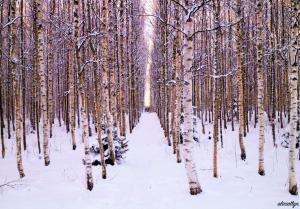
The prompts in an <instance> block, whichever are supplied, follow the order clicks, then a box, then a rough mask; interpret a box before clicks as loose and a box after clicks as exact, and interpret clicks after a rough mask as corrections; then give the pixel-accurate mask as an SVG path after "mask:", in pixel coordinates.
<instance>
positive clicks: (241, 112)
mask: <svg viewBox="0 0 300 209" xmlns="http://www.w3.org/2000/svg"><path fill="white" fill-rule="evenodd" d="M236 4H237V15H238V17H239V18H241V16H242V9H241V0H236ZM240 22H241V21H239V22H238V24H237V27H236V39H237V43H236V45H237V69H238V72H237V74H238V76H237V77H238V94H239V95H238V106H239V143H240V149H241V159H242V160H245V159H246V150H245V145H244V139H243V137H244V125H245V124H244V114H245V111H244V85H243V75H244V67H243V66H242V56H243V53H242V31H241V23H240Z"/></svg>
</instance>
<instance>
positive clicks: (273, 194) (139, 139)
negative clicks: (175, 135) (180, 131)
mask: <svg viewBox="0 0 300 209" xmlns="http://www.w3.org/2000/svg"><path fill="white" fill-rule="evenodd" d="M206 129H207V130H206V132H207V134H206V135H205V136H204V135H201V138H200V143H199V144H196V148H195V152H194V153H195V160H196V163H197V170H198V176H199V181H200V184H201V186H202V189H203V192H202V193H201V194H200V195H197V196H191V195H190V194H189V190H188V184H187V178H186V175H185V169H184V164H183V163H181V164H177V163H176V160H175V156H174V155H173V154H172V148H171V147H168V146H167V144H166V141H165V140H164V138H163V131H162V129H161V128H160V125H159V121H158V118H157V116H156V115H155V114H154V113H144V114H143V115H142V118H141V122H140V123H139V124H138V126H137V127H136V128H135V129H134V131H133V133H132V134H130V135H128V139H129V149H130V150H129V151H128V152H127V157H126V160H125V162H124V163H123V164H122V165H116V166H113V167H112V166H109V167H108V178H107V179H106V180H103V179H101V169H100V167H99V166H98V167H93V177H94V189H93V191H91V192H90V191H87V190H86V189H85V186H86V184H85V170H84V166H83V164H82V158H83V154H84V151H83V144H82V143H81V137H80V131H79V130H78V131H77V139H78V147H77V150H76V151H73V150H72V149H71V143H70V136H69V135H67V134H66V133H65V130H64V129H63V128H59V127H55V130H54V136H53V138H52V139H51V140H50V150H51V152H50V159H51V164H50V166H48V167H45V166H44V164H43V163H44V161H43V158H42V157H40V156H39V155H38V153H37V143H36V139H35V136H34V135H28V144H29V149H28V151H27V152H25V153H24V154H23V164H24V171H25V175H26V177H25V178H24V179H23V180H20V181H17V182H15V183H14V184H13V185H11V186H13V188H12V187H10V186H3V187H0V209H19V208H22V209H35V208H36V209H99V208H102V209H196V208H197V209H199V208H218V209H222V208H224V209H234V208H243V209H247V208H249V209H250V208H251V209H252V208H278V206H277V204H278V203H279V202H281V201H284V202H291V201H294V202H295V203H296V202H298V203H299V204H300V198H299V196H296V197H295V196H291V195H290V194H289V193H288V160H287V159H288V149H285V148H282V147H281V146H280V145H279V146H278V148H277V149H274V148H273V145H272V139H271V131H270V130H268V129H267V132H266V134H267V137H266V149H265V165H266V176H264V177H261V176H259V175H258V174H257V164H258V132H257V130H255V129H253V128H252V127H251V129H250V134H249V135H248V136H247V137H246V138H245V144H246V152H247V160H246V161H245V162H244V161H241V160H240V158H239V144H238V133H237V132H232V131H231V130H229V129H228V130H225V132H224V148H220V147H219V149H218V173H219V178H213V177H212V162H213V158H212V148H213V142H212V140H209V139H208V131H209V130H210V129H211V127H210V126H207V127H206ZM199 132H200V131H199ZM280 135H281V133H279V132H278V134H277V136H278V138H279V136H280ZM94 137H95V134H94ZM278 140H279V139H278ZM6 147H7V156H6V158H5V159H4V160H3V159H0V185H1V184H3V183H5V182H8V181H12V180H17V179H18V172H17V168H16V157H15V142H14V140H6ZM297 152H298V150H297ZM296 164H297V171H298V173H297V181H298V182H300V175H299V172H300V169H299V167H300V166H299V165H300V161H298V160H297V161H296ZM297 207H300V206H296V208H297Z"/></svg>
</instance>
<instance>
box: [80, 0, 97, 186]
mask: <svg viewBox="0 0 300 209" xmlns="http://www.w3.org/2000/svg"><path fill="white" fill-rule="evenodd" d="M78 7H79V1H78V0H74V43H75V53H76V63H77V68H78V78H79V86H78V89H79V92H80V102H81V120H82V121H81V124H82V129H83V132H82V139H83V142H84V159H85V170H86V182H87V189H88V190H90V191H91V190H92V189H93V186H94V183H93V175H92V163H91V156H90V144H89V136H88V132H89V129H88V120H87V115H86V108H85V105H86V103H85V95H84V86H83V81H84V79H83V74H84V72H83V71H82V69H81V66H80V57H79V50H80V49H79V46H78V31H79V28H78V21H79V20H78V15H79V13H78ZM99 131H100V130H99Z"/></svg>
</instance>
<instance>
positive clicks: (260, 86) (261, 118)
mask: <svg viewBox="0 0 300 209" xmlns="http://www.w3.org/2000/svg"><path fill="white" fill-rule="evenodd" d="M256 9H257V24H258V26H257V29H258V39H257V42H258V43H257V69H256V70H257V93H258V96H257V105H258V126H259V161H258V173H259V175H261V176H264V175H265V167H264V143H265V114H264V113H265V111H264V79H263V72H262V61H263V60H262V59H263V48H262V44H263V40H262V38H263V37H262V32H263V1H262V0H258V1H257V6H256Z"/></svg>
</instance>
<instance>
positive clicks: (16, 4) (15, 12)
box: [10, 0, 25, 178]
mask: <svg viewBox="0 0 300 209" xmlns="http://www.w3.org/2000/svg"><path fill="white" fill-rule="evenodd" d="M19 8H20V1H19V0H17V1H16V0H13V1H11V4H10V10H11V18H12V19H14V18H15V17H18V16H19V11H20V9H19ZM16 24H17V23H14V24H12V26H11V48H10V49H11V51H10V57H11V62H12V63H11V66H12V76H13V89H14V91H15V92H14V95H15V102H14V104H15V111H16V112H15V113H16V145H17V147H16V148H17V167H18V171H19V176H20V178H23V177H24V176H25V174H24V171H23V164H22V153H21V151H22V149H21V110H20V86H19V72H18V62H19V60H18V57H17V50H16V49H17V45H16V40H17V30H16V28H17V26H16ZM12 114H13V113H12Z"/></svg>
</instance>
